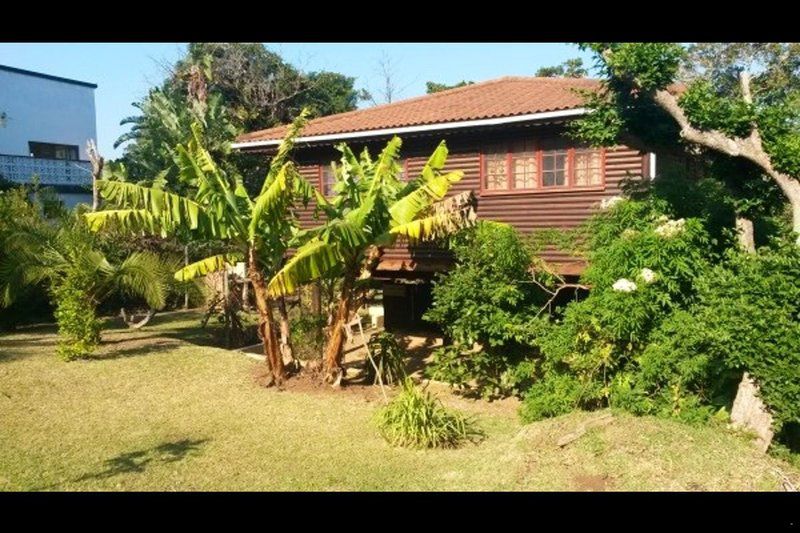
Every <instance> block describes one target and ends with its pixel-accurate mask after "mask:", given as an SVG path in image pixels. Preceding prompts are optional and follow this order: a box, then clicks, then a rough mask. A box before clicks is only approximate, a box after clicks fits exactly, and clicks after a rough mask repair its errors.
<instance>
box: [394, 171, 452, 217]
mask: <svg viewBox="0 0 800 533" xmlns="http://www.w3.org/2000/svg"><path fill="white" fill-rule="evenodd" d="M463 177H464V173H463V172H462V171H460V170H457V171H454V172H448V173H447V174H439V175H432V176H431V177H429V178H428V179H423V180H422V181H421V183H420V184H419V186H418V187H417V188H416V189H415V190H413V191H411V192H409V193H408V194H406V195H405V196H403V197H402V198H400V199H399V200H397V201H396V202H395V203H394V204H392V206H391V207H390V208H389V214H390V215H391V217H392V220H393V221H394V223H395V224H406V223H408V222H410V221H412V220H414V218H415V217H417V215H419V214H420V213H422V212H423V211H425V210H426V209H428V208H429V207H430V206H431V205H432V204H433V203H435V202H438V201H440V200H442V199H443V198H444V197H445V195H446V194H447V192H448V191H449V190H450V187H451V186H452V185H453V184H454V183H457V182H458V181H460V180H461V178H463Z"/></svg>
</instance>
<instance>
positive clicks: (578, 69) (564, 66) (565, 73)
mask: <svg viewBox="0 0 800 533" xmlns="http://www.w3.org/2000/svg"><path fill="white" fill-rule="evenodd" d="M536 75H537V76H539V77H542V78H585V77H586V76H588V75H589V71H588V70H586V68H585V67H584V66H583V59H581V58H579V57H574V58H572V59H567V60H566V61H564V62H563V63H560V64H558V65H555V66H553V67H541V68H539V70H537V71H536Z"/></svg>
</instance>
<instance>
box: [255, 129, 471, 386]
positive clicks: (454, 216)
mask: <svg viewBox="0 0 800 533" xmlns="http://www.w3.org/2000/svg"><path fill="white" fill-rule="evenodd" d="M400 147H401V140H400V138H399V137H394V138H392V139H391V140H390V141H389V142H388V143H387V144H386V147H385V148H384V149H383V151H382V152H381V153H380V155H379V156H378V158H377V159H376V160H373V159H372V158H371V156H370V154H369V152H368V151H367V150H366V149H365V150H364V152H362V154H361V155H360V157H356V156H355V154H354V153H353V152H352V151H351V150H350V148H348V147H347V145H346V144H341V145H339V146H338V147H337V149H338V150H339V151H340V152H341V153H342V157H341V160H340V164H339V165H336V164H333V172H334V176H335V183H334V186H333V191H334V193H335V195H334V196H333V197H332V198H330V199H326V198H324V197H323V196H322V195H321V194H319V192H317V193H316V200H317V206H318V209H319V210H320V211H321V212H322V213H324V215H325V218H326V221H325V222H324V223H323V224H321V225H320V226H318V227H315V228H312V229H308V230H305V231H301V232H299V233H298V234H297V236H296V238H295V244H296V245H297V251H296V253H295V255H294V256H293V257H292V258H291V259H290V260H289V261H287V262H286V264H285V265H284V266H283V267H282V268H281V270H280V271H279V272H278V273H277V274H275V276H274V277H273V278H272V279H271V280H270V282H269V286H268V290H269V294H270V295H272V296H280V295H283V294H288V293H291V292H293V291H294V290H296V288H297V287H298V286H300V285H302V284H306V283H309V282H311V281H314V280H317V279H320V278H325V277H330V276H336V277H340V278H341V280H342V283H341V293H340V297H339V302H338V305H337V307H336V309H335V311H334V316H333V320H332V324H331V328H330V331H329V335H328V341H327V345H326V347H325V353H324V356H323V357H324V361H323V368H324V380H325V381H326V382H328V383H330V384H334V385H338V384H339V383H340V382H341V378H342V375H343V372H342V366H341V363H342V349H343V346H344V341H345V334H344V326H345V324H346V323H347V321H348V319H349V317H350V313H352V312H353V311H354V310H355V308H356V307H357V305H356V304H357V302H358V301H359V300H360V298H361V296H362V295H363V291H364V286H365V283H364V282H363V281H364V280H365V279H366V278H368V277H369V276H370V272H371V270H372V269H374V267H375V266H376V264H377V262H378V259H379V258H380V253H381V252H380V249H381V247H385V246H391V245H392V244H393V243H394V242H395V240H396V239H397V238H399V237H406V238H408V239H409V241H411V242H418V241H426V240H432V239H436V238H439V237H443V236H446V235H448V234H450V233H452V232H454V231H456V230H458V229H459V228H462V227H465V226H467V225H470V224H472V223H473V222H474V219H475V213H474V210H473V209H472V205H471V203H470V202H449V201H445V200H444V198H445V196H446V195H447V193H448V191H449V190H450V187H451V186H452V185H453V184H454V183H456V182H458V181H459V180H461V178H462V176H463V173H462V172H461V171H452V172H444V167H445V163H446V161H447V154H448V151H447V145H446V144H445V142H444V141H442V142H441V143H440V144H439V146H438V147H437V148H436V150H434V152H433V154H432V155H431V156H430V158H429V159H428V162H427V163H426V164H425V166H424V168H423V169H422V172H421V174H420V175H419V176H418V177H416V178H415V179H413V180H411V181H410V182H408V183H406V182H404V181H402V180H401V179H400V178H399V171H400V167H399V165H398V163H397V159H398V153H399V150H400ZM448 200H449V199H448Z"/></svg>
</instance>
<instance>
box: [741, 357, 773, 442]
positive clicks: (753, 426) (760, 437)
mask: <svg viewBox="0 0 800 533" xmlns="http://www.w3.org/2000/svg"><path fill="white" fill-rule="evenodd" d="M760 395H761V389H760V388H759V386H758V385H757V384H756V382H755V381H753V379H752V378H751V377H750V375H749V374H748V373H747V372H745V373H744V375H743V376H742V381H741V382H740V383H739V388H738V389H737V391H736V399H735V400H734V401H733V407H732V408H731V422H732V423H733V425H734V427H739V428H744V429H747V430H749V431H752V432H754V433H755V434H756V446H758V449H759V450H761V451H762V452H766V451H767V449H768V448H769V445H770V444H771V443H772V437H773V436H774V432H773V431H772V425H773V422H774V421H773V419H772V414H771V413H770V412H769V410H768V409H767V406H766V405H764V402H763V401H762V400H761V396H760Z"/></svg>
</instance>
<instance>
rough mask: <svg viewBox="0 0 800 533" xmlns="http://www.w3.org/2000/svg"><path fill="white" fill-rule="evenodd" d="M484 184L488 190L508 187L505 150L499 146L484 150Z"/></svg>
mask: <svg viewBox="0 0 800 533" xmlns="http://www.w3.org/2000/svg"><path fill="white" fill-rule="evenodd" d="M483 170H484V176H485V180H486V183H485V184H484V186H485V187H486V189H487V190H490V191H498V190H500V191H502V190H505V189H508V174H507V171H508V169H507V168H506V152H505V150H504V149H502V148H500V147H495V148H492V149H491V150H487V151H486V155H485V156H484V169H483Z"/></svg>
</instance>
